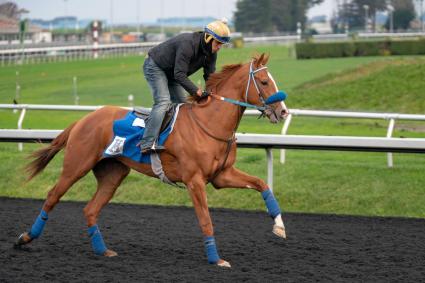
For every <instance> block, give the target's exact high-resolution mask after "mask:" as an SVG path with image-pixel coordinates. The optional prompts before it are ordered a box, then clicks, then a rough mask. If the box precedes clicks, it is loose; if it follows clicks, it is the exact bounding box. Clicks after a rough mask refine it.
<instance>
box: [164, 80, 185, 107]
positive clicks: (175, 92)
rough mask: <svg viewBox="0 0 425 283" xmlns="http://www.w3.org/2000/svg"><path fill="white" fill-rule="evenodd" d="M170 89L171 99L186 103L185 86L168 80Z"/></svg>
mask: <svg viewBox="0 0 425 283" xmlns="http://www.w3.org/2000/svg"><path fill="white" fill-rule="evenodd" d="M168 89H169V90H170V95H171V101H172V102H173V103H185V102H186V98H187V95H186V92H185V90H184V88H183V87H182V86H181V85H180V84H179V83H178V82H176V81H174V80H173V81H171V80H170V81H168Z"/></svg>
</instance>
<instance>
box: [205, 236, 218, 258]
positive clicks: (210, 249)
mask: <svg viewBox="0 0 425 283" xmlns="http://www.w3.org/2000/svg"><path fill="white" fill-rule="evenodd" d="M204 244H205V253H206V254H207V257H208V263H211V264H213V263H217V262H218V260H219V259H220V257H219V256H218V252H217V246H216V245H215V239H214V237H213V236H211V237H205V239H204Z"/></svg>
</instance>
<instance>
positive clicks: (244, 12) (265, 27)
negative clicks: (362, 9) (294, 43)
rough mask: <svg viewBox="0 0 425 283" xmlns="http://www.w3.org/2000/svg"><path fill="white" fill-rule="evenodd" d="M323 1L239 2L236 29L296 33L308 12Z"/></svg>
mask: <svg viewBox="0 0 425 283" xmlns="http://www.w3.org/2000/svg"><path fill="white" fill-rule="evenodd" d="M321 2H323V0H239V1H238V2H237V4H236V9H237V10H236V12H235V15H234V17H235V27H236V30H237V31H242V32H257V33H258V32H272V31H296V29H297V23H298V22H300V23H302V24H304V23H305V22H306V19H307V18H306V13H307V10H308V9H309V8H310V7H312V6H313V5H316V4H319V3H321Z"/></svg>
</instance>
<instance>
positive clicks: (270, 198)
mask: <svg viewBox="0 0 425 283" xmlns="http://www.w3.org/2000/svg"><path fill="white" fill-rule="evenodd" d="M261 196H262V197H263V199H264V202H265V203H266V206H267V211H268V212H269V215H270V216H271V217H272V218H273V219H274V218H275V217H276V216H278V215H279V214H280V213H281V212H280V208H279V204H278V203H277V201H276V199H275V198H274V195H273V192H272V191H271V190H270V189H268V190H266V191H264V192H261Z"/></svg>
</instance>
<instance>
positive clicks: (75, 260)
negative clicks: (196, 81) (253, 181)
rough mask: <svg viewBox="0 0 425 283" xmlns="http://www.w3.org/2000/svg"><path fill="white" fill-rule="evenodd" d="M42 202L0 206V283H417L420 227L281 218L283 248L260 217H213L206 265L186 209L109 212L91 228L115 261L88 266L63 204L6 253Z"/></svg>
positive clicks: (222, 213)
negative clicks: (215, 257)
mask: <svg viewBox="0 0 425 283" xmlns="http://www.w3.org/2000/svg"><path fill="white" fill-rule="evenodd" d="M41 204H42V202H41V201H37V200H22V199H8V198H0V223H1V224H0V282H40V281H54V282H55V281H67V282H69V281H72V282H74V281H95V282H99V281H103V282H112V281H114V282H118V281H120V282H129V281H138V282H147V281H173V282H174V281H180V282H181V281H184V282H188V281H189V282H200V281H215V282H223V281H226V282H235V281H252V282H270V281H275V282H282V281H285V282H300V281H308V282H311V281H333V282H334V281H356V282H358V281H387V282H388V281H399V282H401V281H403V282H406V281H410V282H418V281H424V280H425V241H424V239H425V236H424V235H425V220H420V219H401V218H367V217H350V216H333V215H307V214H287V215H285V224H286V227H287V234H288V239H287V240H281V239H278V238H276V237H275V236H274V235H273V234H272V233H271V228H272V221H271V219H270V218H269V217H268V216H267V215H266V213H261V212H243V211H232V210H221V209H220V210H214V209H213V210H212V217H213V220H214V223H215V231H216V241H217V244H218V248H219V253H220V255H221V256H222V257H223V258H224V259H226V260H229V261H230V263H231V264H232V268H231V269H221V268H218V267H215V266H211V265H208V264H207V263H206V259H205V256H204V251H203V243H202V236H201V233H200V230H199V228H198V225H197V221H196V218H195V213H194V211H193V209H190V208H180V207H177V208H176V207H155V206H138V205H117V204H110V205H109V206H108V207H107V208H106V209H105V210H104V212H103V214H102V216H101V220H100V222H99V225H100V227H101V229H102V232H103V236H104V238H105V241H106V243H107V245H108V247H110V248H112V249H114V250H115V251H117V252H118V253H119V256H118V257H116V258H103V257H98V256H94V255H93V254H92V252H91V247H90V243H89V240H88V237H87V233H86V228H85V222H84V217H83V213H82V209H83V207H84V205H85V204H84V203H76V202H62V203H60V204H59V205H58V206H57V207H56V209H55V211H54V212H52V213H51V214H50V215H49V220H48V223H47V225H46V229H45V231H44V233H43V235H42V236H41V238H40V239H38V240H36V241H34V242H33V243H31V244H30V246H29V247H28V248H26V249H24V250H15V249H13V247H12V244H13V242H14V241H15V239H16V236H17V235H18V234H19V233H21V232H23V231H24V230H28V229H29V227H30V225H31V224H32V222H33V220H34V219H35V217H36V216H37V214H38V212H39V209H40V208H41Z"/></svg>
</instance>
